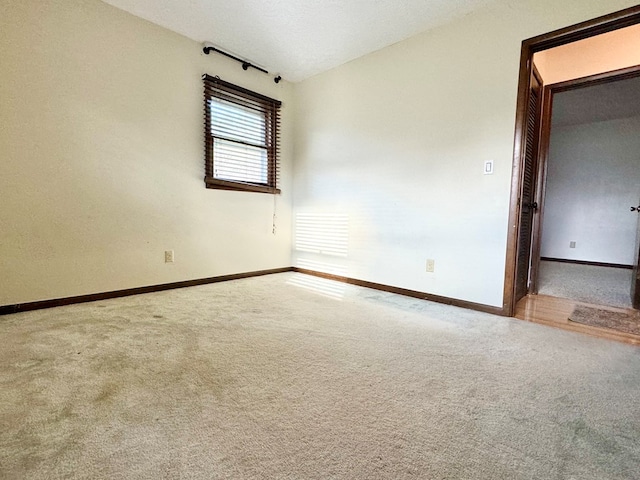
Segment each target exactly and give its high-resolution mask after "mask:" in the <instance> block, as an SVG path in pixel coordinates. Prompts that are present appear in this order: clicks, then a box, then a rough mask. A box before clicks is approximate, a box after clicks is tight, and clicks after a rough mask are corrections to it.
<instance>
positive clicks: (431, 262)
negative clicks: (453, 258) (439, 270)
mask: <svg viewBox="0 0 640 480" xmlns="http://www.w3.org/2000/svg"><path fill="white" fill-rule="evenodd" d="M435 267H436V262H435V260H432V259H427V272H429V273H433V272H434V271H435Z"/></svg>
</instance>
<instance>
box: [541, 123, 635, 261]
mask: <svg viewBox="0 0 640 480" xmlns="http://www.w3.org/2000/svg"><path fill="white" fill-rule="evenodd" d="M638 132H640V117H635V118H625V119H619V120H610V121H606V122H597V123H589V124H584V125H572V126H566V127H558V128H554V129H553V130H552V135H551V143H550V148H549V161H548V174H547V192H546V195H545V205H544V220H543V222H544V224H543V230H542V249H541V254H542V256H543V257H551V258H563V259H571V260H582V261H591V262H605V263H618V264H624V265H631V264H633V262H634V250H635V242H636V230H637V226H638V220H639V216H638V214H637V213H632V212H630V211H629V207H630V206H632V205H633V206H638V205H639V204H640V203H639V202H640V135H638ZM571 241H575V242H576V248H569V242H571Z"/></svg>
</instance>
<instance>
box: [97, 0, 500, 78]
mask: <svg viewBox="0 0 640 480" xmlns="http://www.w3.org/2000/svg"><path fill="white" fill-rule="evenodd" d="M105 1H106V3H109V4H111V5H113V6H116V7H118V8H120V9H122V10H126V11H128V12H130V13H132V14H134V15H137V16H138V17H142V18H144V19H146V20H149V21H151V22H153V23H156V24H158V25H161V26H163V27H166V28H168V29H169V30H173V31H175V32H178V33H180V34H182V35H185V36H186V37H189V38H191V39H193V40H196V41H197V42H200V43H202V42H211V43H213V44H214V45H216V46H218V47H220V48H221V49H224V50H226V51H229V52H231V53H234V54H236V55H237V56H239V57H242V58H243V59H246V60H249V61H250V62H252V63H255V64H256V65H260V66H262V67H264V68H266V69H267V70H269V71H270V72H272V73H279V74H281V75H282V76H283V77H284V78H285V79H286V80H289V81H294V82H295V81H300V80H303V79H305V78H308V77H310V76H312V75H315V74H317V73H320V72H323V71H325V70H328V69H330V68H333V67H336V66H338V65H341V64H343V63H345V62H348V61H349V60H353V59H354V58H358V57H360V56H362V55H366V54H367V53H370V52H373V51H375V50H379V49H381V48H383V47H386V46H388V45H391V44H393V43H396V42H398V41H400V40H404V39H405V38H408V37H410V36H412V35H415V34H417V33H420V32H422V31H425V30H428V29H430V28H433V27H435V26H438V25H442V24H444V23H446V22H448V21H451V20H453V19H454V18H456V17H460V16H463V15H465V14H467V13H469V12H471V11H473V10H476V9H478V8H481V7H483V6H485V5H488V4H491V3H494V2H495V0H270V1H264V0H233V1H229V0H105Z"/></svg>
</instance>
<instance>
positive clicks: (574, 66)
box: [533, 25, 640, 84]
mask: <svg viewBox="0 0 640 480" xmlns="http://www.w3.org/2000/svg"><path fill="white" fill-rule="evenodd" d="M533 61H534V63H535V64H536V67H538V71H539V72H540V75H541V76H542V78H543V80H544V83H545V84H551V83H558V82H564V81H567V80H573V79H575V78H582V77H587V76H590V75H596V74H598V73H603V72H610V71H612V70H619V69H621V68H627V67H631V66H634V65H640V25H632V26H630V27H626V28H621V29H618V30H614V31H612V32H607V33H603V34H601V35H597V36H595V37H591V38H586V39H584V40H580V41H578V42H573V43H569V44H567V45H561V46H559V47H555V48H551V49H549V50H544V51H542V52H537V53H535V54H534V56H533Z"/></svg>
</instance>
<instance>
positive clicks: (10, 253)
mask: <svg viewBox="0 0 640 480" xmlns="http://www.w3.org/2000/svg"><path fill="white" fill-rule="evenodd" d="M0 62H1V68H0V158H1V159H2V167H1V169H0V199H1V202H0V305H6V304H14V303H22V302H28V301H35V300H43V299H49V298H57V297H66V296H73V295H81V294H87V293H94V292H103V291H110V290H116V289H123V288H130V287H138V286H143V285H152V284H159V283H165V282H173V281H180V280H188V279H195V278H202V277H209V276H215V275H223V274H229V273H239V272H246V271H254V270H261V269H269V268H276V267H286V266H289V265H290V264H291V240H290V239H291V230H290V225H291V217H290V214H291V162H292V155H291V151H292V133H291V126H292V121H293V119H292V113H293V109H292V108H291V85H290V84H287V83H286V82H282V83H280V84H279V85H276V84H275V83H274V82H273V80H272V78H271V77H269V76H267V75H264V74H262V73H259V72H254V71H248V72H244V71H243V70H242V69H241V68H240V66H239V65H238V64H237V63H236V62H233V61H231V60H227V59H224V58H223V57H220V56H215V55H210V56H206V55H204V54H203V53H202V50H201V48H200V45H199V44H197V43H195V42H192V41H191V40H188V39H186V38H184V37H181V36H179V35H177V34H174V33H171V32H169V31H168V30H165V29H163V28H160V27H158V26H154V25H152V24H150V23H148V22H145V21H143V20H140V19H138V18H136V17H134V16H132V15H129V14H127V13H125V12H122V11H120V10H117V9H115V8H113V7H111V6H108V5H106V4H104V3H102V2H100V1H98V0H86V1H82V2H69V1H66V0H20V1H18V0H15V1H14V0H9V1H4V2H3V4H2V14H1V15H0ZM203 73H209V74H211V75H219V76H221V78H223V79H225V80H228V81H231V82H234V83H237V84H240V85H242V86H245V87H247V88H250V89H253V90H256V91H259V92H261V93H263V94H266V95H269V96H272V97H276V98H279V99H281V100H283V132H282V133H283V135H282V166H283V168H282V174H283V175H282V190H283V194H282V195H281V196H277V197H276V213H277V233H276V234H275V235H273V234H272V216H273V211H274V197H273V196H271V195H265V194H255V193H239V192H226V191H218V190H207V189H205V187H204V183H203V176H204V167H203V150H204V146H203V128H202V110H203V107H202V103H203V100H202V84H201V75H202V74H203ZM167 249H173V250H175V259H176V260H175V263H174V264H165V263H164V250H167Z"/></svg>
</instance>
